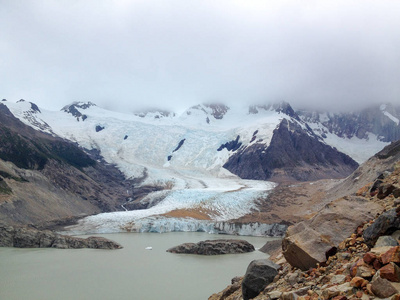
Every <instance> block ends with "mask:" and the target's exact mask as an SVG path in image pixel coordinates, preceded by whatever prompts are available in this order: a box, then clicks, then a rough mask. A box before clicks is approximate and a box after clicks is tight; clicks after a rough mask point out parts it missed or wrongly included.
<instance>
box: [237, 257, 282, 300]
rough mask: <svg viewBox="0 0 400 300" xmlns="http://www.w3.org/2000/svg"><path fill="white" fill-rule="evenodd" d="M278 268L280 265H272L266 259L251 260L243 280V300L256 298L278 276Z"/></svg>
mask: <svg viewBox="0 0 400 300" xmlns="http://www.w3.org/2000/svg"><path fill="white" fill-rule="evenodd" d="M279 268H280V265H277V264H274V263H273V262H272V261H270V260H267V259H259V260H253V261H252V262H251V263H250V265H249V266H248V267H247V271H246V274H245V275H244V278H243V282H242V294H243V300H248V299H253V298H254V297H256V296H258V294H260V292H261V291H263V290H264V289H265V287H266V286H267V285H268V284H270V283H271V282H272V281H273V280H274V278H275V276H276V275H278V270H279Z"/></svg>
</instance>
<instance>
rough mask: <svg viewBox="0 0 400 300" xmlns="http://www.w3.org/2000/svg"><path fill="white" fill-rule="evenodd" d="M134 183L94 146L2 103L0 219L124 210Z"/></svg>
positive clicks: (42, 219)
mask: <svg viewBox="0 0 400 300" xmlns="http://www.w3.org/2000/svg"><path fill="white" fill-rule="evenodd" d="M31 106H32V105H31ZM133 183H134V181H133V180H126V178H125V177H124V175H123V174H122V172H120V171H119V170H118V169H117V168H115V166H113V165H110V164H106V163H105V162H104V160H102V157H101V156H100V155H99V154H98V153H97V152H96V151H90V152H89V151H85V150H84V149H82V148H80V147H78V146H77V145H76V144H74V143H72V142H69V141H66V140H63V139H61V138H57V137H54V136H51V135H50V134H46V133H43V132H40V131H37V130H34V129H33V128H31V127H29V126H27V125H25V124H24V123H22V122H21V121H20V120H19V119H17V118H15V117H14V116H13V115H12V113H11V112H10V111H9V109H8V108H7V107H6V106H5V105H4V104H2V103H1V104H0V221H1V222H4V223H7V224H13V225H15V224H29V223H32V224H36V225H39V223H45V222H48V221H51V220H57V219H63V218H71V217H79V216H83V215H90V214H96V213H100V212H106V211H116V210H121V209H122V208H121V205H122V204H124V203H125V202H126V201H127V198H129V197H130V196H133V195H131V194H127V190H132V189H131V186H132V185H133Z"/></svg>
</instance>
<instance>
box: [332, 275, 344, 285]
mask: <svg viewBox="0 0 400 300" xmlns="http://www.w3.org/2000/svg"><path fill="white" fill-rule="evenodd" d="M345 280H346V275H343V274H338V275H334V276H332V278H331V280H330V282H331V283H333V284H341V283H344V282H345Z"/></svg>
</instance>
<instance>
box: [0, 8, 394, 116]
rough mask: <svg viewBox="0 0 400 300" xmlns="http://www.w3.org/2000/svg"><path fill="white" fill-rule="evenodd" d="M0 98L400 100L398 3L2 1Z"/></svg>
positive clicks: (178, 102) (174, 105)
mask: <svg viewBox="0 0 400 300" xmlns="http://www.w3.org/2000/svg"><path fill="white" fill-rule="evenodd" d="M0 28H1V29H0V97H1V98H6V99H7V100H9V101H17V100H19V99H21V98H23V99H25V100H28V101H32V102H35V103H37V104H38V105H39V106H41V107H44V108H48V109H57V110H58V109H60V108H61V107H62V106H64V105H66V104H68V103H70V102H72V101H92V102H95V103H97V104H98V105H100V106H103V107H112V106H114V107H117V108H118V109H133V108H135V107H138V106H143V105H149V106H161V107H163V108H168V107H169V108H170V109H171V110H175V111H177V110H178V111H179V110H182V109H184V108H187V107H189V106H192V105H195V104H198V103H202V102H224V103H226V104H228V105H233V104H235V103H254V102H257V103H265V102H276V101H280V100H285V101H288V102H289V103H291V104H292V105H293V106H295V107H300V106H303V105H312V106H315V107H317V108H324V107H326V108H329V109H331V108H338V107H340V108H342V109H352V108H354V107H356V106H360V105H361V106H363V105H365V104H370V103H377V102H392V103H394V104H400V1H397V0H393V1H386V0H357V1H351V0H346V1H341V0H335V1H311V0H310V1H308V0H299V1H285V0H263V1H262V0H240V1H239V0H237V1H236V0H210V1H208V0H132V1H126V0H120V1H111V0H110V1H105V0H104V1H102V0H93V1H92V0H82V1H74V0H57V1H50V0H48V1H45V0H35V1H30V0H24V1H22V0H0Z"/></svg>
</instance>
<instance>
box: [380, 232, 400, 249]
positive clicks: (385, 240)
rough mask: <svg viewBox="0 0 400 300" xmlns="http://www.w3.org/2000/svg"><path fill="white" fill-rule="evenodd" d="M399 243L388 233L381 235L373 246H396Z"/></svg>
mask: <svg viewBox="0 0 400 300" xmlns="http://www.w3.org/2000/svg"><path fill="white" fill-rule="evenodd" d="M398 245H399V243H398V242H397V241H396V240H395V239H394V238H393V237H391V236H390V235H383V236H380V237H379V238H378V240H377V241H376V243H375V247H385V246H391V247H393V246H398Z"/></svg>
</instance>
